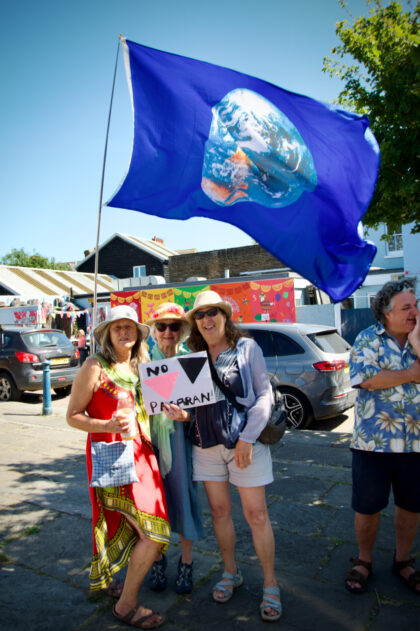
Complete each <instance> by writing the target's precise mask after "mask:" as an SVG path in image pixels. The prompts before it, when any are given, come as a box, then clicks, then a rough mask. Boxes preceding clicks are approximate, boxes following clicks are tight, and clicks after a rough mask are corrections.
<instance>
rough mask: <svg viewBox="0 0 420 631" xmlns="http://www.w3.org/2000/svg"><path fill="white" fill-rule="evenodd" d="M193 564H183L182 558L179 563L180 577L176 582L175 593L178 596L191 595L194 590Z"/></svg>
mask: <svg viewBox="0 0 420 631" xmlns="http://www.w3.org/2000/svg"><path fill="white" fill-rule="evenodd" d="M192 567H193V564H192V562H191V563H183V562H182V556H181V557H179V561H178V577H177V579H176V581H175V591H176V593H177V594H190V593H191V592H192V588H193V575H192Z"/></svg>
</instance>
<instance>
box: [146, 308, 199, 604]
mask: <svg viewBox="0 0 420 631" xmlns="http://www.w3.org/2000/svg"><path fill="white" fill-rule="evenodd" d="M147 324H149V325H150V327H151V336H152V338H153V340H154V341H155V342H156V344H155V345H154V346H153V348H152V350H151V359H152V360H157V359H164V358H165V357H174V356H175V355H184V354H185V353H187V352H188V350H187V349H186V348H185V347H184V346H183V344H182V342H183V341H184V340H185V338H186V337H187V336H188V334H189V332H190V327H189V324H188V322H187V320H186V319H185V316H184V310H183V309H182V307H181V306H180V305H177V304H175V303H173V302H164V303H162V304H160V305H159V306H158V307H157V308H156V310H155V311H154V313H153V314H152V317H151V319H150V320H149V321H148V322H147ZM184 415H185V417H186V418H187V417H189V415H188V413H186V412H185V413H184ZM150 422H151V430H152V442H153V444H154V445H155V446H156V447H157V449H158V461H159V469H160V472H161V475H162V477H163V486H164V489H165V494H166V501H167V505H168V513H169V521H170V523H171V529H172V530H173V531H174V532H177V533H178V534H179V538H180V540H181V556H180V558H179V561H178V574H177V578H176V581H175V591H176V592H177V593H178V594H188V593H190V592H191V591H192V588H193V576H192V566H193V564H192V542H193V540H194V541H195V540H197V539H202V537H203V536H204V532H203V525H202V519H201V509H200V503H199V499H198V491H197V483H196V482H193V481H192V458H191V448H192V445H191V442H190V440H189V439H188V436H187V431H188V426H187V425H185V424H184V423H176V422H174V420H173V419H170V418H168V417H167V416H166V414H155V415H153V416H152V417H151V418H150ZM166 564H167V561H166V556H165V555H160V556H159V559H158V560H157V561H155V563H154V564H153V566H152V571H151V575H150V579H149V586H150V587H151V589H154V590H156V591H161V590H163V589H165V587H166V585H167V579H166V575H165V569H166Z"/></svg>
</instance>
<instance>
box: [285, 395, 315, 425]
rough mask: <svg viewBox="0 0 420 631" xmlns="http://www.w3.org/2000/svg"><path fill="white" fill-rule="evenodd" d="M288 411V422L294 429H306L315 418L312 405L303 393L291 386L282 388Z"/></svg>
mask: <svg viewBox="0 0 420 631" xmlns="http://www.w3.org/2000/svg"><path fill="white" fill-rule="evenodd" d="M281 392H282V394H283V397H284V406H285V408H286V412H287V424H288V426H289V427H291V428H292V429H305V427H308V425H310V423H311V422H312V420H313V417H312V410H311V406H310V405H309V402H308V400H307V399H306V398H305V396H304V395H303V394H301V393H300V392H298V391H297V390H292V389H291V388H290V389H289V388H281Z"/></svg>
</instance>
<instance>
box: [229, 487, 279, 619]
mask: <svg viewBox="0 0 420 631" xmlns="http://www.w3.org/2000/svg"><path fill="white" fill-rule="evenodd" d="M238 491H239V495H240V496H241V502H242V510H243V513H244V517H245V519H246V521H247V522H248V525H249V527H250V528H251V532H252V541H253V543H254V548H255V552H256V553H257V556H258V559H259V561H260V563H261V567H262V571H263V574H264V587H277V580H276V577H275V575H274V554H275V544H274V535H273V529H272V527H271V522H270V517H269V515H268V510H267V504H266V501H265V486H257V487H253V488H245V487H238ZM273 598H274V599H275V600H277V598H275V597H274V596H273ZM265 612H266V614H267V615H275V614H276V613H277V612H276V611H275V610H274V609H271V608H270V607H266V609H265Z"/></svg>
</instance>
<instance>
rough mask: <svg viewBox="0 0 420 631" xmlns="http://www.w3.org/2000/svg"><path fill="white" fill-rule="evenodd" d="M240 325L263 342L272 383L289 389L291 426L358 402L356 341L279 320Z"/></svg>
mask: <svg viewBox="0 0 420 631" xmlns="http://www.w3.org/2000/svg"><path fill="white" fill-rule="evenodd" d="M240 326H241V327H242V328H244V329H246V330H247V332H248V333H249V335H250V336H251V337H253V338H254V339H255V341H256V342H257V343H258V344H259V346H261V349H262V351H263V354H264V358H265V361H266V364H267V370H268V373H269V375H270V380H271V383H272V385H273V387H274V388H275V389H277V390H279V391H280V392H282V393H283V394H284V400H285V405H286V409H287V414H288V418H289V424H290V426H292V427H295V428H296V429H303V428H305V427H307V426H308V425H309V424H310V423H311V422H312V421H313V420H314V419H316V420H320V419H326V418H331V417H333V416H337V415H338V414H341V413H342V412H344V411H345V410H347V409H349V408H351V407H352V406H353V405H354V403H355V400H356V391H355V390H354V389H352V387H351V385H350V375H349V352H350V344H348V343H347V342H346V340H345V339H344V338H342V337H341V336H340V335H339V334H338V332H337V330H336V329H334V328H331V327H327V326H322V325H317V324H280V323H276V322H267V323H261V324H259V323H258V324H256V323H250V324H242V325H240Z"/></svg>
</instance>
